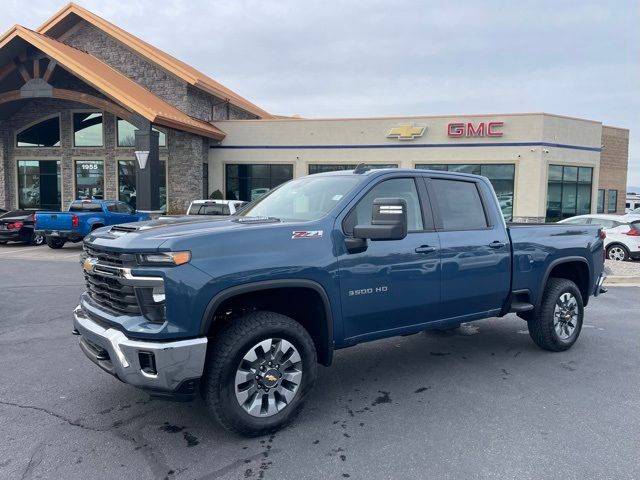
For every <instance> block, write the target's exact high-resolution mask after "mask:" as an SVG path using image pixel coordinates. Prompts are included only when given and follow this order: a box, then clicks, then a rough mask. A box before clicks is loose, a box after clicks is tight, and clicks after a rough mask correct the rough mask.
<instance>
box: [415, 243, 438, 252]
mask: <svg viewBox="0 0 640 480" xmlns="http://www.w3.org/2000/svg"><path fill="white" fill-rule="evenodd" d="M435 251H436V247H430V246H429V245H420V246H419V247H416V253H432V252H435Z"/></svg>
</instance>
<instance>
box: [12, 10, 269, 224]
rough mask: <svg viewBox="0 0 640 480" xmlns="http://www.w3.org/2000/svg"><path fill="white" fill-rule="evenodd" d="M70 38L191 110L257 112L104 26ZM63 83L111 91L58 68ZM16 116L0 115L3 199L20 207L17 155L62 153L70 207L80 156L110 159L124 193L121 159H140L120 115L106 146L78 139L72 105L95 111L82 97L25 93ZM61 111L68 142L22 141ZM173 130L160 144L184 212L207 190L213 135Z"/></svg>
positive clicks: (174, 199)
mask: <svg viewBox="0 0 640 480" xmlns="http://www.w3.org/2000/svg"><path fill="white" fill-rule="evenodd" d="M61 40H62V41H63V42H64V43H66V44H68V45H71V46H73V47H75V48H78V49H80V50H83V51H85V52H87V53H89V54H91V55H93V56H95V57H97V58H98V59H100V60H102V61H103V62H105V63H107V64H109V65H110V66H111V67H113V68H115V69H116V70H119V71H120V72H122V73H123V74H124V75H126V76H127V77H129V78H130V79H132V80H133V81H135V82H137V83H138V84H140V85H141V86H143V87H144V88H146V89H147V90H149V91H151V92H152V93H154V94H155V95H157V96H158V97H160V98H162V99H163V100H164V101H166V102H167V103H169V104H171V105H173V106H175V107H176V108H178V109H180V110H182V111H183V112H185V113H186V114H188V115H190V116H192V117H194V118H198V119H200V120H204V121H213V120H219V119H244V118H254V119H255V118H257V117H256V115H254V114H251V113H249V112H246V111H244V110H242V109H240V108H238V107H236V106H234V105H230V104H229V103H228V102H226V101H225V100H223V99H220V98H217V97H215V96H213V95H210V94H207V93H206V92H203V91H202V90H199V89H197V88H195V87H192V86H191V85H188V84H187V83H186V82H184V81H182V80H181V79H179V78H177V77H175V76H173V75H172V74H170V73H168V72H167V71H165V70H164V69H162V68H161V67H159V66H157V65H155V64H154V63H152V62H149V61H147V60H146V59H144V58H143V57H141V56H139V55H137V54H136V53H134V52H133V51H132V50H130V49H129V48H127V47H126V46H125V45H123V44H121V43H120V42H119V41H117V40H115V39H114V38H112V37H110V36H109V35H107V34H106V33H104V32H103V31H101V30H100V29H98V28H96V27H94V26H93V25H90V24H89V23H87V22H85V21H81V23H80V24H79V26H78V27H76V28H74V29H73V30H72V31H71V32H70V33H69V34H68V35H66V36H65V37H64V38H62V39H61ZM51 83H52V84H53V85H54V86H55V87H57V88H64V89H67V90H74V91H79V92H83V93H89V94H91V95H94V96H96V97H99V98H106V97H105V96H104V95H102V94H101V93H100V92H99V91H97V90H96V89H94V88H93V87H91V86H90V85H87V84H86V83H84V82H82V81H81V80H79V79H78V78H77V77H75V76H73V75H72V74H71V73H69V72H67V71H66V70H64V69H62V68H57V69H56V70H55V73H54V75H53V77H52V79H51ZM22 105H24V106H23V107H22V108H21V109H20V110H18V111H17V112H16V113H15V114H14V115H13V116H11V117H9V118H8V119H6V120H1V121H0V180H1V182H0V183H1V184H0V206H5V208H16V207H17V206H18V199H17V195H16V193H17V185H16V183H17V161H18V160H19V159H22V160H27V159H31V160H39V159H40V160H44V159H50V160H55V159H57V160H60V162H61V176H62V204H63V207H64V206H66V204H68V202H69V201H71V200H73V199H74V197H75V192H74V184H75V172H74V162H75V160H91V159H102V160H104V174H105V192H104V193H105V198H117V194H118V191H117V190H118V183H117V178H118V169H117V161H118V160H124V159H130V160H134V159H135V155H134V148H132V147H131V148H122V147H118V146H117V129H116V117H115V116H114V115H112V114H110V113H106V112H104V117H103V118H104V123H103V136H104V146H103V147H96V148H93V147H92V148H76V147H74V146H73V128H72V112H73V111H74V110H84V111H86V110H91V111H93V110H95V109H93V108H91V107H87V106H86V105H83V104H78V103H73V102H69V101H63V100H57V99H51V98H39V99H33V100H25V101H23V102H22ZM52 115H60V127H61V146H60V147H50V148H32V147H26V148H25V147H20V148H18V147H17V146H16V142H15V134H16V132H17V131H19V130H20V129H22V128H24V127H25V126H27V125H30V124H32V123H34V122H36V121H38V120H41V119H44V118H47V117H50V116H52ZM162 130H163V131H165V132H166V133H167V147H164V148H163V147H161V148H160V159H161V160H165V161H166V162H167V197H168V198H167V201H168V209H169V211H170V212H171V213H183V212H184V211H186V208H187V207H188V205H189V202H190V201H191V200H194V199H198V198H201V197H202V194H203V193H202V173H203V167H202V164H203V163H205V162H207V161H208V155H209V139H207V138H205V137H202V136H199V135H194V134H191V133H186V132H181V131H176V130H170V129H162Z"/></svg>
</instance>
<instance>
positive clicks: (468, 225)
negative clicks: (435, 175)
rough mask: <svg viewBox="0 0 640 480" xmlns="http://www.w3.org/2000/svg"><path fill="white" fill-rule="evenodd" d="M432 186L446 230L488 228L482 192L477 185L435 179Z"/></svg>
mask: <svg viewBox="0 0 640 480" xmlns="http://www.w3.org/2000/svg"><path fill="white" fill-rule="evenodd" d="M431 185H432V188H433V192H432V193H433V197H434V199H435V203H436V204H437V206H438V210H439V211H440V217H441V219H442V226H443V228H444V229H445V230H473V229H478V228H485V227H487V218H486V216H485V213H484V208H483V207H482V200H481V199H480V192H478V188H477V187H476V184H475V183H473V182H461V181H458V180H445V179H433V180H432V181H431Z"/></svg>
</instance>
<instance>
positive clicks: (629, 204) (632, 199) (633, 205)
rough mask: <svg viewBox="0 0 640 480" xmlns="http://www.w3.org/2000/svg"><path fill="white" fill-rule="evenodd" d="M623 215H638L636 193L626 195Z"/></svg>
mask: <svg viewBox="0 0 640 480" xmlns="http://www.w3.org/2000/svg"><path fill="white" fill-rule="evenodd" d="M624 213H637V214H639V215H640V195H638V194H636V193H627V198H626V201H625V204H624Z"/></svg>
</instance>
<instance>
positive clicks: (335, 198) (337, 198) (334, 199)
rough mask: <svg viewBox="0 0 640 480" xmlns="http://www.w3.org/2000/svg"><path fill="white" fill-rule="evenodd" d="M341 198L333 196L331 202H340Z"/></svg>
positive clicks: (340, 196)
mask: <svg viewBox="0 0 640 480" xmlns="http://www.w3.org/2000/svg"><path fill="white" fill-rule="evenodd" d="M341 198H342V195H334V196H333V198H332V199H331V200H333V201H334V202H337V201H338V200H340V199H341Z"/></svg>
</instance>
